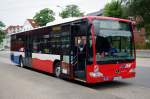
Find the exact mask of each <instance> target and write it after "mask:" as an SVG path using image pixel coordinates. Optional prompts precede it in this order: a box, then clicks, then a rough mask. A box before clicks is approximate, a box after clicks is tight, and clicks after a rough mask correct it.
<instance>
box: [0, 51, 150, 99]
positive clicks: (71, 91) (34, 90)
mask: <svg viewBox="0 0 150 99" xmlns="http://www.w3.org/2000/svg"><path fill="white" fill-rule="evenodd" d="M149 65H150V59H149V58H137V69H136V71H137V76H136V77H135V78H134V79H124V80H119V81H113V82H107V83H99V84H94V85H86V84H84V83H80V82H77V81H68V80H63V79H58V78H55V77H53V76H51V75H49V74H46V73H42V72H38V71H35V70H32V69H28V68H20V67H17V66H16V65H14V64H12V63H11V62H10V60H9V53H8V52H0V99H150V76H149V75H150V66H149Z"/></svg>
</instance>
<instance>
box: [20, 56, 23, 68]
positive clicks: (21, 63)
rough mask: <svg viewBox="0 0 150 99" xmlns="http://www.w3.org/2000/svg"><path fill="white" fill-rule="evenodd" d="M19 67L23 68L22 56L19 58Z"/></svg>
mask: <svg viewBox="0 0 150 99" xmlns="http://www.w3.org/2000/svg"><path fill="white" fill-rule="evenodd" d="M19 67H21V68H23V67H24V64H23V59H22V57H20V58H19Z"/></svg>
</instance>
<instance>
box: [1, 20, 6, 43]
mask: <svg viewBox="0 0 150 99" xmlns="http://www.w3.org/2000/svg"><path fill="white" fill-rule="evenodd" d="M3 27H5V24H4V23H3V22H2V21H0V43H1V42H2V41H3V38H4V37H5V33H4V31H3V30H2V28H3Z"/></svg>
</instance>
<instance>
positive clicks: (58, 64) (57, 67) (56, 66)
mask: <svg viewBox="0 0 150 99" xmlns="http://www.w3.org/2000/svg"><path fill="white" fill-rule="evenodd" d="M61 71H62V70H61V65H60V62H57V63H56V64H55V69H54V73H55V76H56V77H57V78H60V75H61Z"/></svg>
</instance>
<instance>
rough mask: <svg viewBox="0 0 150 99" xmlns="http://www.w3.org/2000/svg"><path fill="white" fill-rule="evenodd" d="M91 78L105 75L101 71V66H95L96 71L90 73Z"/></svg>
mask: <svg viewBox="0 0 150 99" xmlns="http://www.w3.org/2000/svg"><path fill="white" fill-rule="evenodd" d="M90 76H91V77H103V74H102V73H101V72H100V71H99V66H98V65H95V66H94V71H93V72H90Z"/></svg>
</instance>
